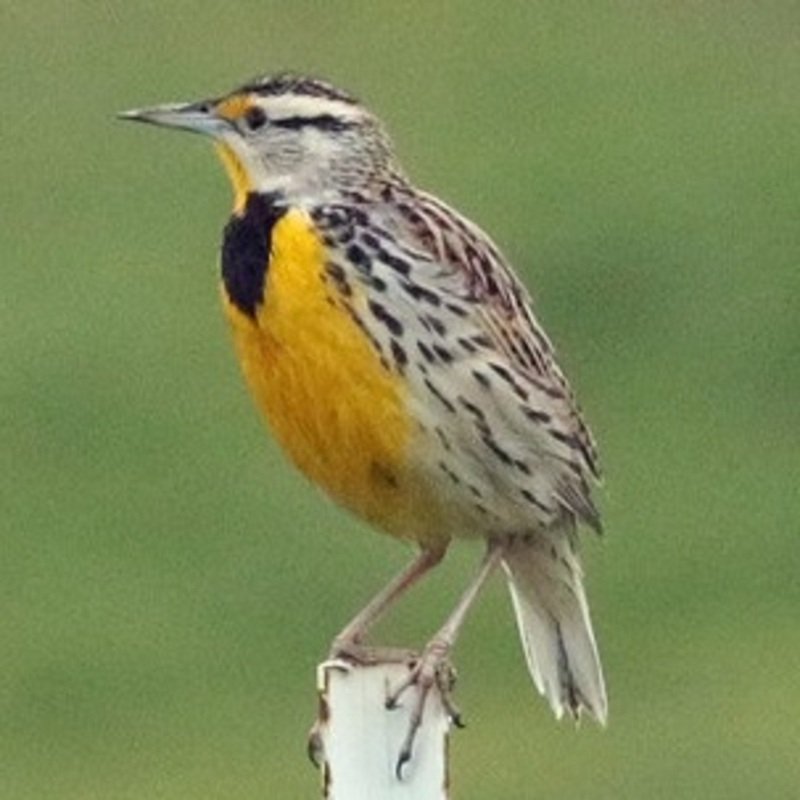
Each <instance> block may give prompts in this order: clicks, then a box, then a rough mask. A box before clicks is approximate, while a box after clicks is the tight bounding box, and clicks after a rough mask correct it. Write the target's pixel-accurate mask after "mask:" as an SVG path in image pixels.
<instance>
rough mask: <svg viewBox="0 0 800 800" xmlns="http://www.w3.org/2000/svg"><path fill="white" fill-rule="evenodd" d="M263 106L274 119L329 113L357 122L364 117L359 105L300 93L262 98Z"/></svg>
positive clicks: (319, 115) (343, 120) (308, 116)
mask: <svg viewBox="0 0 800 800" xmlns="http://www.w3.org/2000/svg"><path fill="white" fill-rule="evenodd" d="M259 102H260V104H261V107H262V108H263V109H264V111H265V112H266V114H267V117H271V118H272V119H285V118H288V117H303V118H311V117H321V116H324V115H328V116H331V117H335V118H336V119H340V120H342V122H356V121H358V120H361V119H363V118H364V114H363V112H362V111H361V109H360V108H359V107H358V106H353V105H352V104H349V103H343V102H342V101H341V100H330V99H329V98H327V97H307V96H306V97H301V96H298V95H291V94H289V95H279V96H277V97H264V98H261V99H260V101H259Z"/></svg>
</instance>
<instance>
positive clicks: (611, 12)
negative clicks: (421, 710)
mask: <svg viewBox="0 0 800 800" xmlns="http://www.w3.org/2000/svg"><path fill="white" fill-rule="evenodd" d="M490 6H491V4H488V3H480V2H476V1H470V2H452V3H446V4H445V3H428V2H422V0H413V2H406V3H402V4H400V3H397V4H395V3H391V4H390V3H381V2H377V3H354V2H350V3H347V2H329V3H325V4H323V3H318V2H310V1H309V0H295V2H293V3H283V2H282V3H276V2H271V1H269V0H258V1H257V2H256V0H239V2H236V3H235V4H225V3H220V2H214V3H210V2H190V1H189V0H172V2H169V3H166V4H164V3H156V2H155V1H154V0H143V2H140V3H125V2H122V0H106V1H105V2H101V0H93V2H87V1H86V0H74V1H73V2H69V3H63V2H55V0H39V2H36V3H30V2H22V0H5V2H3V3H2V5H0V52H2V67H3V80H2V84H1V85H0V97H2V113H1V121H0V130H2V147H0V186H1V187H2V189H1V190H0V217H1V218H2V226H1V227H0V263H2V292H1V293H0V325H1V326H2V328H1V329H0V363H1V364H2V368H1V370H2V382H1V383H0V392H2V404H1V405H0V409H1V410H2V416H0V432H1V434H2V438H1V440H0V456H1V457H2V481H0V504H1V509H2V560H0V648H1V649H0V653H2V655H0V662H1V663H2V668H0V765H1V768H0V797H2V798H3V799H4V800H5V799H6V798H8V799H9V800H18V799H19V800H27V798H35V799H36V800H41V798H58V800H89V799H93V798H97V799H98V800H100V799H101V798H102V800H107V799H108V798H114V799H115V800H128V799H130V800H133V799H134V798H135V799H136V800H141V798H165V799H168V800H172V799H173V798H196V797H204V798H215V799H216V798H220V799H223V798H224V799H226V800H227V799H228V798H230V799H231V800H233V799H234V798H236V800H244V798H257V797H287V798H311V797H315V796H316V792H317V788H316V781H317V778H316V776H315V774H314V773H313V771H312V770H311V769H310V768H308V767H307V765H306V763H305V760H304V759H305V757H304V755H303V747H304V737H305V732H306V729H307V727H308V724H309V723H310V721H311V717H312V715H313V710H314V694H313V680H314V665H315V663H316V661H317V660H318V658H320V657H321V656H322V655H323V653H324V652H325V649H326V647H327V643H328V640H329V638H330V636H331V635H332V634H333V633H334V632H335V631H337V630H338V628H339V626H340V625H341V624H342V623H343V622H344V621H345V620H346V619H347V618H348V617H349V615H350V614H351V613H352V612H353V611H354V610H355V609H356V608H357V607H358V606H359V604H360V603H361V602H362V601H363V600H364V599H366V597H367V596H368V595H370V594H371V593H372V591H373V590H374V589H375V588H377V586H378V585H379V584H380V582H381V581H382V580H383V579H384V578H385V577H388V576H389V575H390V574H391V573H392V572H393V571H394V570H396V569H397V568H398V567H399V566H400V565H401V564H402V563H404V561H405V560H406V558H407V557H408V553H407V552H405V551H404V550H403V548H402V547H401V546H399V545H397V544H396V543H394V542H392V541H390V540H388V539H385V538H383V537H378V536H374V535H373V534H372V533H370V532H368V531H366V530H365V529H364V528H363V527H360V526H359V525H358V524H357V523H355V522H354V521H353V520H351V519H349V518H348V517H346V516H345V515H344V514H342V513H340V512H338V511H337V510H335V509H334V508H332V507H331V505H330V504H329V503H328V501H327V500H325V499H324V498H323V497H321V496H320V495H319V494H318V493H317V492H316V491H315V490H313V489H312V488H310V487H309V486H308V485H307V484H306V483H305V482H304V481H303V480H302V479H301V478H299V477H298V476H296V475H295V474H293V473H292V472H291V471H290V470H289V469H288V468H287V466H286V464H285V463H284V462H283V461H282V459H281V457H280V455H279V453H278V452H277V451H276V449H275V447H274V446H273V445H272V444H271V443H270V442H269V441H268V439H267V437H265V436H264V434H263V430H262V424H261V422H260V420H259V419H258V418H257V416H256V414H255V413H254V411H253V410H252V408H251V404H250V401H249V399H248V397H247V396H246V394H245V391H244V389H243V387H242V383H241V381H240V379H239V375H238V370H237V367H236V365H235V363H234V360H233V358H232V357H231V353H230V346H229V342H228V340H227V331H226V330H225V325H224V324H223V321H222V319H221V315H220V313H219V310H218V308H217V296H216V285H215V277H216V249H217V246H218V238H219V231H220V228H221V226H222V224H223V223H224V221H225V219H226V216H227V213H228V207H229V190H228V188H227V186H226V185H225V180H224V177H223V175H222V172H221V170H220V169H219V168H218V166H217V165H216V164H215V163H213V160H212V155H211V153H210V152H208V147H207V146H204V143H202V142H201V141H200V140H199V139H195V138H190V137H182V136H179V135H177V134H173V135H170V134H167V133H163V134H160V133H157V132H155V131H152V130H144V129H139V128H134V127H133V126H127V127H126V126H123V125H121V124H119V123H117V122H115V121H114V119H113V114H114V112H115V111H116V110H118V109H121V108H127V107H130V106H137V105H143V104H148V103H152V102H159V101H166V100H179V99H194V98H197V97H200V96H202V95H204V94H211V93H216V92H220V91H223V90H225V89H227V88H230V87H231V86H233V85H234V84H236V83H237V82H239V81H240V80H243V79H245V78H248V77H250V76H252V75H254V74H257V73H261V72H265V71H272V70H276V69H280V68H285V67H291V68H294V69H297V70H302V71H309V72H313V73H321V74H324V75H327V76H329V77H332V78H333V79H335V80H338V81H340V82H341V83H342V84H343V85H346V86H348V87H349V88H351V89H353V90H354V91H356V92H357V93H358V94H360V95H361V96H363V97H364V98H367V99H368V100H369V102H370V103H371V105H372V106H373V107H374V108H375V109H376V110H377V111H378V112H379V113H380V114H381V115H382V116H384V117H385V118H386V120H387V122H388V124H389V126H390V128H391V130H392V131H393V133H394V136H395V139H396V141H397V143H398V147H399V150H400V153H401V155H402V157H403V160H404V162H405V163H406V165H407V167H408V169H409V171H410V172H411V173H412V175H414V176H415V177H416V179H417V180H418V181H419V182H420V183H421V184H423V185H425V186H427V187H430V188H433V189H435V190H436V191H437V192H438V193H440V194H441V195H443V196H444V197H445V198H447V199H449V200H450V201H452V202H454V203H455V204H456V205H458V206H459V207H460V208H462V209H463V210H464V211H466V212H467V213H468V214H470V215H471V216H473V217H474V218H476V219H478V220H480V222H481V223H482V224H483V225H484V226H485V227H486V228H487V229H489V230H490V231H492V233H493V235H494V236H495V238H497V239H498V240H499V241H500V242H501V243H502V244H503V246H504V248H505V249H506V251H507V253H508V254H509V256H510V257H511V258H512V260H513V261H514V263H515V264H516V265H517V266H518V269H519V270H521V271H523V272H524V273H525V275H526V278H527V280H528V282H529V284H530V285H531V286H532V287H533V288H534V290H535V294H536V297H537V300H538V307H539V310H540V315H541V317H542V318H543V320H544V321H545V322H546V324H547V326H548V329H549V330H550V332H551V334H552V335H553V337H554V339H555V340H556V342H557V343H558V345H559V349H560V352H561V354H562V360H563V361H564V362H565V364H566V367H567V369H568V371H569V373H570V374H571V375H572V376H573V381H574V383H575V384H576V386H577V388H578V390H579V393H580V396H581V398H582V401H583V404H584V406H585V407H586V409H587V411H588V414H589V417H590V419H591V421H592V422H593V424H594V427H595V429H596V433H597V434H598V437H599V439H600V442H601V445H602V450H603V455H604V460H605V466H606V471H607V486H606V489H605V491H604V493H603V494H604V508H605V514H606V527H607V530H608V536H607V538H606V541H605V542H604V543H603V544H597V543H595V542H590V541H588V540H587V542H586V547H585V555H586V560H587V562H588V571H589V576H590V593H591V598H592V604H593V608H594V614H595V618H596V621H597V627H598V629H599V635H600V638H601V645H602V651H603V656H604V660H605V664H606V668H607V672H608V679H609V684H610V687H609V688H610V696H611V725H610V727H609V729H608V730H607V731H606V732H600V731H598V730H596V729H594V728H593V727H592V726H591V725H588V726H585V727H584V729H583V730H581V731H579V732H577V733H576V732H575V731H574V730H572V729H571V726H570V725H568V724H563V725H556V724H555V723H554V722H553V721H552V719H551V718H550V715H549V712H548V711H547V709H546V708H545V705H544V704H543V703H542V702H541V701H539V700H538V699H537V698H536V697H535V696H534V693H533V691H532V689H531V687H530V686H529V682H528V678H527V676H526V675H525V671H524V666H523V662H522V658H521V654H520V653H519V648H518V644H517V642H516V639H515V631H514V629H513V623H512V620H511V615H510V613H509V610H508V601H507V598H506V597H505V596H504V595H505V592H504V590H503V589H502V586H501V585H500V583H499V582H496V583H495V584H494V585H493V586H492V587H491V589H490V591H489V592H488V593H487V595H486V596H485V598H484V599H483V601H482V602H481V604H480V606H479V608H478V609H477V610H476V613H475V614H474V616H473V617H472V618H471V620H470V622H469V625H468V627H467V629H466V631H465V635H464V638H463V640H462V642H461V645H460V647H459V650H458V653H457V662H458V664H459V667H460V671H461V676H462V680H461V684H460V695H459V700H460V702H461V704H462V706H463V708H464V710H465V711H466V713H467V717H468V721H469V722H470V723H471V724H470V727H469V728H468V729H467V730H466V731H465V732H463V733H460V734H458V736H457V737H456V740H455V742H454V746H453V759H452V760H453V772H454V783H455V796H456V798H458V800H476V799H477V798H487V797H501V796H502V797H507V798H536V797H547V798H551V799H553V800H555V798H559V800H566V799H567V798H581V800H589V798H615V800H623V799H624V798H637V799H638V798H649V799H650V800H658V799H659V798H669V799H670V800H675V799H676V798H698V797H702V798H704V800H712V799H713V798H725V799H726V800H735V799H737V798H742V800H744V798H753V797H759V798H770V799H771V798H788V797H795V796H797V792H798V787H799V786H800V762H799V761H798V758H797V744H798V741H800V720H799V719H798V710H800V677H798V671H797V664H798V660H800V659H799V658H798V657H799V656H800V627H798V624H797V619H798V610H800V580H798V576H799V575H800V556H799V555H798V553H799V552H800V550H799V548H798V524H799V523H800V492H798V486H797V481H798V469H799V468H800V457H799V456H798V444H800V442H799V441H798V439H799V438H800V436H798V431H800V413H798V412H799V409H800V405H799V404H798V392H799V391H800V324H799V323H798V320H799V319H800V299H799V298H800V270H798V263H797V259H798V252H799V250H800V228H799V227H798V219H799V218H800V170H798V157H799V156H800V138H798V135H797V131H798V129H799V128H800V104H798V102H797V97H798V89H800V77H799V76H800V48H798V44H800V42H799V41H798V30H800V28H799V27H798V22H799V21H800V20H798V10H797V7H796V4H794V3H786V2H783V3H782V2H772V1H770V0H760V2H755V0H753V2H745V0H725V1H724V2H723V0H717V1H716V2H715V1H714V0H699V1H698V2H680V1H678V0H676V1H675V2H658V3H656V2H640V3H629V2H622V0H618V1H617V2H614V1H613V0H598V2H595V3H588V2H582V3H578V2H571V1H569V0H568V1H567V2H563V1H562V0H538V1H537V2H531V3H529V2H507V3H505V4H503V5H502V7H501V9H500V10H498V9H495V8H491V7H490ZM477 555H478V553H477V550H475V549H471V548H469V547H462V548H459V549H457V550H456V551H454V553H453V554H452V557H451V558H450V559H449V561H448V563H447V564H446V565H445V566H444V567H443V568H442V569H441V571H440V573H439V575H438V577H436V578H435V579H433V580H432V581H431V583H430V584H429V585H428V586H425V587H423V588H422V589H420V591H419V592H418V593H417V594H415V595H414V596H413V597H412V598H410V599H409V601H408V602H407V604H406V605H405V606H404V607H403V608H402V610H400V611H399V612H398V613H397V615H396V616H394V617H393V618H392V619H391V621H389V622H388V623H387V624H386V625H385V626H384V627H383V628H382V638H383V639H384V640H386V641H393V642H397V643H400V642H408V643H412V642H420V641H422V640H423V639H424V637H425V636H426V634H428V633H430V632H431V631H432V630H433V628H434V627H435V625H437V624H438V622H439V621H440V620H441V619H442V617H443V615H444V614H445V612H446V610H447V608H448V606H449V604H450V603H451V602H452V601H453V599H454V598H455V596H456V595H457V593H458V591H459V590H460V587H461V586H462V585H463V583H464V581H465V580H466V577H467V575H468V574H469V571H470V569H471V567H472V564H473V563H474V561H475V559H476V558H477Z"/></svg>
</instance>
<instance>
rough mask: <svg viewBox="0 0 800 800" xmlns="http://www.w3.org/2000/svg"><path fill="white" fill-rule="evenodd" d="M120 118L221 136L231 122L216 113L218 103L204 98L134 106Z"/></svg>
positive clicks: (216, 136) (122, 113)
mask: <svg viewBox="0 0 800 800" xmlns="http://www.w3.org/2000/svg"><path fill="white" fill-rule="evenodd" d="M117 116H118V117H119V119H124V120H133V121H134V122H148V123H150V124H151V125H161V126H163V127H165V128H178V129H180V130H184V131H191V132H192V133H203V134H205V135H206V136H213V137H214V138H219V137H220V136H221V135H222V134H223V133H224V132H225V131H226V130H230V123H229V122H228V121H227V120H225V119H223V118H222V117H220V116H219V115H218V114H217V113H216V103H215V102H213V101H209V100H203V101H201V102H199V103H168V104H165V105H161V106H153V107H152V108H134V109H132V110H130V111H121V112H120V113H119V114H118V115H117Z"/></svg>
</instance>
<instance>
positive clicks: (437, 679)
mask: <svg viewBox="0 0 800 800" xmlns="http://www.w3.org/2000/svg"><path fill="white" fill-rule="evenodd" d="M448 652H449V647H448V646H447V645H444V644H442V643H441V642H438V641H434V642H432V643H431V644H429V645H428V647H426V648H425V651H424V652H423V654H422V656H421V657H420V658H419V659H417V660H415V661H413V662H411V663H410V664H409V670H410V671H409V674H408V677H407V678H406V679H405V680H404V681H403V682H402V683H401V684H400V685H399V686H397V687H396V688H395V689H394V691H392V692H390V693H389V694H388V695H387V697H386V701H385V705H386V708H387V709H389V710H392V709H396V708H398V706H399V705H400V697H401V696H402V695H403V694H404V693H405V692H406V691H407V690H408V689H409V688H411V687H412V686H414V687H416V689H417V697H416V700H415V702H414V706H413V708H412V709H411V715H410V719H409V723H408V731H407V732H406V737H405V739H404V740H403V744H402V746H401V748H400V753H399V755H398V757H397V763H396V765H395V775H396V776H397V779H398V780H402V779H403V769H404V768H405V766H406V764H408V762H409V761H410V760H411V757H412V755H413V750H414V740H415V738H416V735H417V731H418V730H419V728H420V725H421V724H422V717H423V713H424V711H425V703H426V702H427V699H428V695H429V694H430V691H431V689H432V688H433V687H434V686H436V688H437V689H438V690H439V696H440V698H441V702H442V706H443V707H444V710H445V713H446V714H447V716H448V717H449V719H450V721H451V723H452V724H453V725H455V726H456V727H457V728H463V727H464V722H463V719H462V717H461V712H460V711H459V710H458V708H457V707H456V706H455V704H454V703H453V701H452V698H451V693H452V691H453V688H454V686H455V682H456V671H455V669H454V668H453V667H452V665H451V664H450V662H449V661H448V659H447V655H448Z"/></svg>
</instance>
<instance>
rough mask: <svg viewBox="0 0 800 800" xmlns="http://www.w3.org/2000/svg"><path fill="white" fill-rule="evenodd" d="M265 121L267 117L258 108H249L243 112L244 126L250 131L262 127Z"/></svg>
mask: <svg viewBox="0 0 800 800" xmlns="http://www.w3.org/2000/svg"><path fill="white" fill-rule="evenodd" d="M266 121H267V115H266V114H265V113H264V110H263V109H262V108H261V107H260V106H250V108H248V109H247V111H245V112H244V122H245V125H247V127H248V128H249V129H250V130H251V131H257V130H258V129H259V128H261V127H263V125H264V123H265V122H266Z"/></svg>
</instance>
